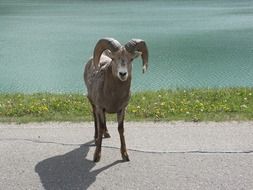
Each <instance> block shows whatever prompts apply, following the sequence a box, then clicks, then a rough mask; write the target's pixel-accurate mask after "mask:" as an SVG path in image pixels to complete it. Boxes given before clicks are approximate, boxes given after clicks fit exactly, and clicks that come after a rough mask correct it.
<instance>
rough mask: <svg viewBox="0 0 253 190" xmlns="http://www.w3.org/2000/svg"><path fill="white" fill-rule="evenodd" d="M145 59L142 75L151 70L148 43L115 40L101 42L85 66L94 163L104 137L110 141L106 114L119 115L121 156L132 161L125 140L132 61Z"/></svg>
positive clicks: (99, 155)
mask: <svg viewBox="0 0 253 190" xmlns="http://www.w3.org/2000/svg"><path fill="white" fill-rule="evenodd" d="M139 55H141V56H142V61H143V73H144V72H145V70H146V69H147V66H148V49H147V46H146V43H145V41H143V40H141V39H132V40H130V41H129V42H128V43H126V44H125V45H124V46H122V45H121V44H120V43H119V42H118V41H117V40H115V39H113V38H103V39H100V40H99V41H98V42H97V44H96V46H95V48H94V52H93V58H91V59H90V60H89V61H88V62H87V64H86V65H85V70H84V81H85V84H86V87H87V91H88V95H87V96H88V99H89V101H90V103H91V106H92V109H93V117H94V123H95V136H94V138H95V142H96V150H95V153H94V158H93V161H94V162H98V161H99V160H100V157H101V145H102V137H103V135H104V137H110V135H109V133H108V130H107V127H106V118H105V113H117V121H118V132H119V135H120V142H121V155H122V159H123V160H124V161H129V157H128V154H127V149H126V144H125V137H124V115H125V108H126V106H127V104H128V101H129V99H130V86H131V72H132V61H133V59H135V58H137V57H138V56H139Z"/></svg>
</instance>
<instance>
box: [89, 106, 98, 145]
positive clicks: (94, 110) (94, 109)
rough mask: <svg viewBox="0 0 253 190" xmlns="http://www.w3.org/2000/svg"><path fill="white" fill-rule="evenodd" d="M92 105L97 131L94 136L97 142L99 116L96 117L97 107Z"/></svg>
mask: <svg viewBox="0 0 253 190" xmlns="http://www.w3.org/2000/svg"><path fill="white" fill-rule="evenodd" d="M91 105H92V112H93V119H94V129H95V134H94V139H95V142H96V139H97V138H98V124H97V116H96V107H95V106H94V105H93V104H91Z"/></svg>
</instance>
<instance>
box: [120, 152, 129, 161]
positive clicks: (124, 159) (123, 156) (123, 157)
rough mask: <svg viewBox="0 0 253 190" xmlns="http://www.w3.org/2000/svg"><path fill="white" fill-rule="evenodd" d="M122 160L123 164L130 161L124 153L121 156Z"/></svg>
mask: <svg viewBox="0 0 253 190" xmlns="http://www.w3.org/2000/svg"><path fill="white" fill-rule="evenodd" d="M122 160H123V161H124V162H129V161H130V160H129V157H128V154H127V153H126V152H125V153H123V154H122Z"/></svg>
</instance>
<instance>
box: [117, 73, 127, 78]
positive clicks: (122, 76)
mask: <svg viewBox="0 0 253 190" xmlns="http://www.w3.org/2000/svg"><path fill="white" fill-rule="evenodd" d="M126 75H127V72H119V76H120V77H121V78H124V77H125V76H126Z"/></svg>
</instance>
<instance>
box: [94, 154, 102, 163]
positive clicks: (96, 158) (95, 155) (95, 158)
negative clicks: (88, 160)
mask: <svg viewBox="0 0 253 190" xmlns="http://www.w3.org/2000/svg"><path fill="white" fill-rule="evenodd" d="M100 158H101V155H100V154H96V153H95V154H94V157H93V162H99V161H100Z"/></svg>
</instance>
